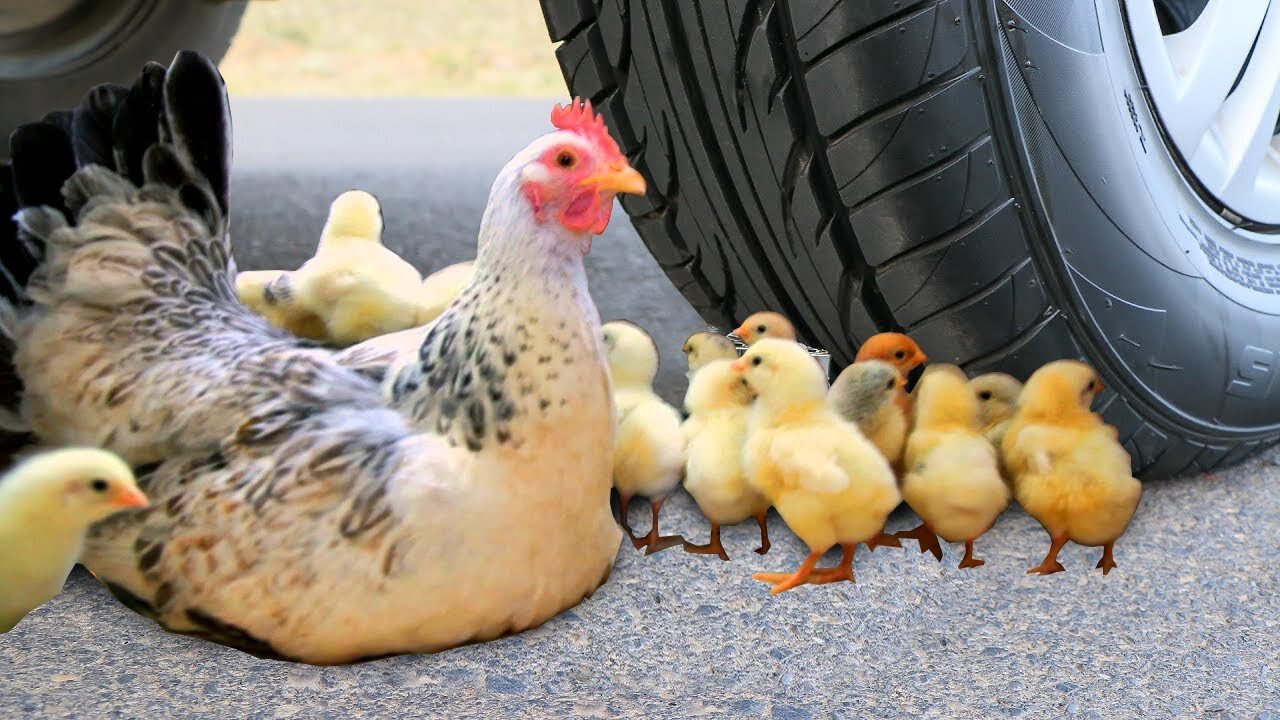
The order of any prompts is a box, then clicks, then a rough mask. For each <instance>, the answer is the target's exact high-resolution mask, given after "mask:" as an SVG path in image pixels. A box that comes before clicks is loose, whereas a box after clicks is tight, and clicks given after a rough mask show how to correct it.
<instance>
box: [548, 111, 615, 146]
mask: <svg viewBox="0 0 1280 720" xmlns="http://www.w3.org/2000/svg"><path fill="white" fill-rule="evenodd" d="M551 124H552V125H555V126H556V128H557V129H559V130H568V131H570V132H575V133H578V134H579V135H581V136H583V137H584V138H586V139H587V140H590V141H591V142H593V143H596V144H597V145H598V146H599V147H600V148H601V149H602V150H604V151H606V152H610V153H612V154H615V155H618V156H619V157H621V155H622V151H621V150H619V149H618V143H616V142H614V140H613V137H611V136H610V135H609V129H608V128H606V127H605V126H604V118H602V117H600V116H599V115H597V114H595V113H594V112H593V111H592V110H591V101H590V100H583V99H582V98H576V97H575V98H574V99H573V101H572V102H570V103H569V105H568V106H567V107H566V106H564V105H556V106H555V108H553V109H552V110H551Z"/></svg>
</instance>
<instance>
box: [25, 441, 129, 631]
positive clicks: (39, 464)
mask: <svg viewBox="0 0 1280 720" xmlns="http://www.w3.org/2000/svg"><path fill="white" fill-rule="evenodd" d="M146 505H147V498H146V496H145V495H143V494H142V491H140V490H138V486H137V484H136V483H135V482H134V478H133V472H132V471H130V470H129V466H128V465H125V463H124V461H122V460H121V459H120V458H118V457H116V456H115V455H113V454H111V453H109V452H106V451H103V450H96V449H88V448H68V449H64V450H54V451H51V452H46V453H41V454H39V455H35V456H34V457H31V458H29V459H27V460H25V461H24V462H22V463H21V464H19V465H18V466H17V467H15V468H14V469H12V470H10V471H9V473H8V474H6V475H5V476H4V477H3V478H0V548H4V551H3V552H2V553H0V633H5V632H8V631H9V630H11V629H13V626H15V625H17V624H18V622H19V621H20V620H22V618H23V617H25V616H26V614H27V613H29V612H31V611H32V610H33V609H35V608H37V607H39V606H40V605H43V604H44V603H46V602H48V601H49V600H51V599H52V598H53V597H54V596H55V595H57V594H58V593H59V592H61V590H62V585H63V583H65V582H66V581H67V574H68V573H70V572H71V568H72V566H74V565H75V563H76V561H77V560H78V559H79V558H80V552H81V549H82V548H83V546H84V538H85V533H87V532H88V530H89V526H90V525H92V524H94V523H95V522H98V521H99V520H102V519H104V518H106V517H108V516H110V515H112V514H115V513H117V512H120V511H121V510H127V509H129V508H139V507H146Z"/></svg>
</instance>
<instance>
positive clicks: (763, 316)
mask: <svg viewBox="0 0 1280 720" xmlns="http://www.w3.org/2000/svg"><path fill="white" fill-rule="evenodd" d="M733 334H734V335H737V336H738V337H739V338H741V339H742V342H744V343H746V344H747V345H754V344H756V343H757V342H759V341H761V340H763V339H764V338H777V339H779V340H791V341H795V339H796V327H795V326H794V325H792V324H791V321H790V320H788V319H787V318H786V317H784V316H783V315H782V314H781V313H776V312H771V311H768V310H766V311H763V312H758V313H755V314H754V315H749V316H748V317H747V319H746V320H743V321H742V324H741V325H739V326H738V329H737V330H734V331H733Z"/></svg>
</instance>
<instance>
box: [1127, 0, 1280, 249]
mask: <svg viewBox="0 0 1280 720" xmlns="http://www.w3.org/2000/svg"><path fill="white" fill-rule="evenodd" d="M1124 8H1125V13H1126V16H1127V20H1128V24H1129V32H1130V38H1131V40H1132V43H1133V47H1134V51H1135V53H1136V55H1137V59H1138V64H1139V67H1140V70H1141V72H1142V74H1143V76H1144V79H1145V81H1146V85H1147V94H1148V97H1149V98H1150V100H1151V103H1152V105H1153V106H1154V107H1155V110H1156V113H1157V115H1158V116H1159V118H1160V122H1161V124H1162V125H1163V127H1164V132H1165V136H1166V137H1167V138H1168V140H1169V142H1170V143H1171V144H1172V145H1173V147H1174V148H1175V149H1176V151H1177V153H1178V155H1179V156H1181V158H1182V161H1183V163H1184V165H1185V166H1186V168H1187V169H1188V170H1189V171H1190V173H1191V174H1192V175H1194V177H1195V179H1196V180H1197V181H1198V183H1199V185H1200V187H1201V188H1202V189H1203V190H1204V191H1205V192H1207V193H1208V194H1209V195H1211V196H1212V197H1213V198H1215V199H1216V200H1217V201H1218V202H1219V203H1220V204H1221V205H1222V206H1223V207H1224V209H1225V210H1227V211H1229V212H1227V213H1224V215H1226V216H1227V217H1228V218H1229V219H1231V220H1232V221H1233V222H1237V223H1243V222H1247V223H1249V224H1251V225H1269V226H1276V228H1277V229H1280V136H1277V134H1276V125H1277V118H1280V0H1277V1H1276V2H1272V1H1271V0H1209V2H1208V3H1207V4H1206V5H1205V7H1204V10H1203V11H1202V12H1201V13H1200V16H1199V17H1198V18H1196V20H1195V22H1193V23H1192V24H1191V25H1190V27H1188V28H1186V29H1185V30H1182V31H1181V32H1177V33H1174V34H1171V35H1164V34H1163V33H1162V32H1161V28H1160V22H1159V19H1158V17H1157V12H1156V7H1155V0H1126V1H1125V2H1124ZM1233 216H1234V217H1233Z"/></svg>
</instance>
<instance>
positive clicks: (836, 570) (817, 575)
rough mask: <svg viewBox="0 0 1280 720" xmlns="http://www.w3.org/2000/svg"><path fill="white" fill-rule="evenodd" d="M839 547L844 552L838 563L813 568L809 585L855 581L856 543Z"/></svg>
mask: <svg viewBox="0 0 1280 720" xmlns="http://www.w3.org/2000/svg"><path fill="white" fill-rule="evenodd" d="M899 547H901V546H899ZM841 549H842V550H843V551H844V554H842V555H841V556H840V564H839V565H837V566H835V567H833V568H814V570H813V573H812V574H810V575H809V584H810V585H825V584H827V583H833V582H840V581H841V580H848V581H849V582H857V580H854V579H853V554H854V552H856V551H857V549H858V544H857V543H848V544H846V545H843V546H841Z"/></svg>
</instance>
